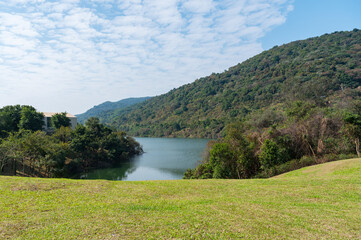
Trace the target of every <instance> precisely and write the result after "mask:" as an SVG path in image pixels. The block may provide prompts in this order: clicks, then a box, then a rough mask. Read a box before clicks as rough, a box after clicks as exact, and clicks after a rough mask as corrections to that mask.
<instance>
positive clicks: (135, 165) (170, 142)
mask: <svg viewBox="0 0 361 240" xmlns="http://www.w3.org/2000/svg"><path fill="white" fill-rule="evenodd" d="M136 140H137V141H138V142H139V143H140V144H141V145H142V146H143V150H144V154H142V155H140V156H136V157H135V158H134V159H132V161H130V162H127V163H124V164H122V165H121V166H120V167H118V168H106V169H98V170H94V171H92V172H89V173H87V174H83V175H82V176H81V177H82V178H87V179H108V180H125V181H139V180H170V179H182V177H183V174H184V172H185V171H186V170H187V169H188V168H194V167H196V166H197V164H198V162H199V161H200V160H201V159H202V155H203V153H204V150H205V148H206V145H207V142H208V141H209V140H208V139H180V138H136Z"/></svg>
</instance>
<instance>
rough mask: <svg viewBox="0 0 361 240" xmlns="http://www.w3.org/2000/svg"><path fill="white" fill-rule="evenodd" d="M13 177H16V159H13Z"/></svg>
mask: <svg viewBox="0 0 361 240" xmlns="http://www.w3.org/2000/svg"><path fill="white" fill-rule="evenodd" d="M13 168H14V176H16V159H15V158H14V159H13Z"/></svg>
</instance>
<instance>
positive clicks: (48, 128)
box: [43, 112, 78, 131]
mask: <svg viewBox="0 0 361 240" xmlns="http://www.w3.org/2000/svg"><path fill="white" fill-rule="evenodd" d="M43 114H44V126H43V129H44V131H51V129H52V126H51V117H52V116H54V115H55V114H57V113H53V112H43ZM66 117H67V118H69V119H70V127H71V128H72V129H75V128H76V126H77V125H78V120H77V118H76V117H75V116H74V115H72V114H70V113H66Z"/></svg>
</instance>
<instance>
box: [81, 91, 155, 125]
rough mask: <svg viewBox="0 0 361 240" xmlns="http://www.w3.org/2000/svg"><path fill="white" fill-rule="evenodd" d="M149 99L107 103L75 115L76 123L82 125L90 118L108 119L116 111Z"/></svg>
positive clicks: (141, 98) (131, 99)
mask: <svg viewBox="0 0 361 240" xmlns="http://www.w3.org/2000/svg"><path fill="white" fill-rule="evenodd" d="M150 98H151V97H140V98H126V99H122V100H119V101H117V102H110V101H107V102H104V103H101V104H99V105H96V106H94V107H92V108H91V109H89V110H88V111H86V112H85V113H81V114H77V115H76V117H77V118H78V121H79V122H80V123H84V122H85V121H86V120H87V119H89V118H91V117H98V118H99V119H103V118H104V117H106V118H109V117H111V115H112V114H115V113H116V112H117V111H119V110H122V109H123V108H126V107H129V106H132V105H134V104H137V103H141V102H144V101H145V100H148V99H150ZM107 114H109V115H110V116H107Z"/></svg>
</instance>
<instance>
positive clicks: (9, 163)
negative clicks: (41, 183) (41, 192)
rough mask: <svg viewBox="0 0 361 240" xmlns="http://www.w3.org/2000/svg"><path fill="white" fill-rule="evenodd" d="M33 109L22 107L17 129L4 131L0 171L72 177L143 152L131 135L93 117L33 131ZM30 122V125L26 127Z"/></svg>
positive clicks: (15, 173) (8, 173) (10, 173)
mask: <svg viewBox="0 0 361 240" xmlns="http://www.w3.org/2000/svg"><path fill="white" fill-rule="evenodd" d="M34 111H35V109H33V108H29V107H23V108H22V110H21V113H22V115H21V119H20V124H19V126H20V127H21V128H20V130H19V131H14V132H9V133H7V136H6V137H4V138H3V139H2V141H1V142H0V174H7V175H17V174H20V175H26V176H37V177H71V176H73V175H74V174H76V173H79V172H83V171H87V170H89V169H91V168H99V167H105V166H112V165H116V164H119V163H121V162H123V161H126V160H129V158H130V157H132V156H134V155H136V154H140V153H142V148H141V146H140V145H139V143H137V142H136V141H135V140H134V139H133V138H131V137H129V136H127V135H126V134H125V133H124V132H114V131H113V130H111V129H110V128H108V127H106V126H104V125H103V124H101V123H100V122H99V120H98V119H96V118H91V119H89V120H88V121H87V123H86V125H85V126H82V125H79V126H78V128H77V129H76V130H74V131H73V130H71V128H69V127H64V126H61V124H60V127H59V128H58V129H57V130H55V132H54V133H53V134H52V135H48V134H47V133H46V132H44V131H33V130H34V129H35V128H34V127H32V126H34V125H35V124H33V122H36V121H35V120H36V116H42V115H41V114H36V112H35V113H34ZM29 112H30V114H29ZM33 115H35V117H33ZM64 115H65V114H59V118H56V119H58V120H59V119H60V120H61V118H63V116H64ZM29 116H30V117H29ZM32 117H33V118H32ZM24 119H30V120H29V121H25V120H24ZM33 119H35V120H33ZM39 119H40V118H39ZM42 120H43V119H42ZM60 120H59V121H58V123H61V121H60ZM32 121H33V122H32ZM25 123H26V124H25ZM29 126H30V127H32V129H30V130H27V129H25V128H30V127H29Z"/></svg>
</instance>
